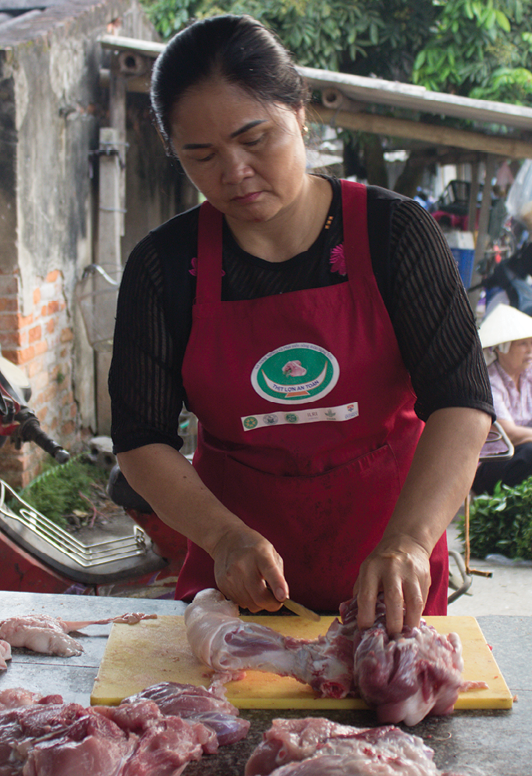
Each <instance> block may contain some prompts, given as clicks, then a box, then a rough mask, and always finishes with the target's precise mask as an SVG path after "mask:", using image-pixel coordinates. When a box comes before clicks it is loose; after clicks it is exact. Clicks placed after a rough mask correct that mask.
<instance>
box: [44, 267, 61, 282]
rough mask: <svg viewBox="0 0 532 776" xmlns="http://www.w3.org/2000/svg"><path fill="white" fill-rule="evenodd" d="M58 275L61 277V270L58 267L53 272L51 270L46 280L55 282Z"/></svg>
mask: <svg viewBox="0 0 532 776" xmlns="http://www.w3.org/2000/svg"><path fill="white" fill-rule="evenodd" d="M58 277H59V270H58V269H53V270H52V271H51V272H49V273H48V274H47V275H46V282H47V283H55V281H56V280H57V278H58Z"/></svg>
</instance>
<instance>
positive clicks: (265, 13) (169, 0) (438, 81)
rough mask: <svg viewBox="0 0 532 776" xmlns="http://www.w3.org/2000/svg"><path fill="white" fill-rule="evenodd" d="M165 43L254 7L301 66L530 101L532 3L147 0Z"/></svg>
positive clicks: (483, 0)
mask: <svg viewBox="0 0 532 776" xmlns="http://www.w3.org/2000/svg"><path fill="white" fill-rule="evenodd" d="M142 2H143V3H144V6H145V8H146V11H147V13H148V15H149V17H150V18H151V20H152V21H153V23H154V24H155V26H156V27H157V29H158V30H159V32H160V34H161V35H162V37H163V38H164V39H168V38H169V37H170V36H172V35H173V34H174V33H175V32H176V31H178V30H180V29H182V28H183V27H184V26H185V25H186V23H187V22H188V21H189V20H191V19H193V18H198V19H201V18H203V17H205V16H211V15H214V14H218V13H237V14H240V13H248V14H251V15H252V16H254V17H256V18H257V19H260V20H261V21H262V22H264V23H265V24H266V25H267V26H268V27H270V28H271V29H273V30H274V31H275V32H276V33H277V34H278V35H279V37H280V38H281V40H282V42H283V43H284V45H285V46H286V47H287V48H288V49H289V50H290V51H292V52H293V53H294V55H295V58H296V60H297V62H298V64H300V65H307V66H309V67H317V68H324V69H329V70H339V71H341V72H346V73H354V74H358V75H377V76H379V77H381V78H387V79H391V80H400V81H413V82H414V83H416V84H420V85H423V86H425V87H427V88H428V89H432V90H437V91H443V92H450V93H456V94H460V95H463V96H469V97H474V98H479V99H493V100H501V101H506V102H517V103H519V102H521V103H525V104H530V103H531V102H532V72H531V71H530V70H529V69H528V67H527V66H528V64H529V62H530V52H531V49H532V0H411V1H410V2H408V3H405V2H404V0H142Z"/></svg>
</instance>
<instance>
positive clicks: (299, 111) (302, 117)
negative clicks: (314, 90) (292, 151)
mask: <svg viewBox="0 0 532 776" xmlns="http://www.w3.org/2000/svg"><path fill="white" fill-rule="evenodd" d="M295 114H296V120H297V124H298V126H299V129H300V130H301V133H302V134H305V127H306V120H307V112H306V110H305V106H304V105H301V106H300V107H299V108H296V111H295ZM307 131H308V130H307Z"/></svg>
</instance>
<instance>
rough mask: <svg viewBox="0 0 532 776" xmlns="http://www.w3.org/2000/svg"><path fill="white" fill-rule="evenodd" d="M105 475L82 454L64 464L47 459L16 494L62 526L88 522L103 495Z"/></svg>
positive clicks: (106, 473)
mask: <svg viewBox="0 0 532 776" xmlns="http://www.w3.org/2000/svg"><path fill="white" fill-rule="evenodd" d="M108 477H109V473H108V472H106V471H105V470H104V469H100V468H99V467H98V466H95V465H94V464H93V463H91V462H90V461H89V460H88V458H87V457H86V456H85V455H83V454H81V455H78V456H75V457H73V458H71V459H70V461H68V463H66V464H58V463H56V462H55V461H52V459H50V462H49V463H48V464H47V468H46V469H45V470H44V471H43V473H42V474H40V475H39V476H38V477H36V478H35V479H34V480H33V481H32V482H31V483H30V484H29V485H28V486H27V487H25V488H24V489H23V490H21V491H19V495H20V497H21V498H23V499H24V501H26V502H27V503H28V504H30V506H32V507H34V509H36V510H37V511H38V512H40V513H41V514H43V515H44V516H45V517H47V518H48V519H49V520H51V521H52V522H54V523H56V524H57V525H60V526H61V527H63V528H65V527H66V526H67V525H68V524H69V523H70V522H74V523H78V524H79V523H80V522H81V523H83V522H89V520H90V519H91V517H92V516H93V514H94V507H95V504H97V503H98V501H101V498H102V495H105V487H106V485H107V480H108ZM13 506H15V505H13ZM76 518H77V519H76Z"/></svg>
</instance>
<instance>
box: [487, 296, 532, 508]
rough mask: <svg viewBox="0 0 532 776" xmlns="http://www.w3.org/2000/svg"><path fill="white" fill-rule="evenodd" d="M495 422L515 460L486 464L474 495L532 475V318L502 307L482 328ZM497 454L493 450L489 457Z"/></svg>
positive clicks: (489, 446)
mask: <svg viewBox="0 0 532 776" xmlns="http://www.w3.org/2000/svg"><path fill="white" fill-rule="evenodd" d="M479 334H480V341H481V343H482V345H483V346H484V354H485V358H486V361H487V363H488V364H489V366H488V375H489V378H490V382H491V390H492V394H493V404H494V408H495V412H496V413H497V420H498V421H499V423H500V424H501V426H502V428H503V429H504V430H505V431H506V433H507V435H508V438H509V439H510V442H512V444H513V445H514V448H515V452H514V455H513V456H512V458H509V459H503V460H497V459H492V460H487V461H484V462H482V463H481V464H480V465H479V467H478V469H477V473H476V475H475V479H474V481H473V490H474V491H475V493H492V492H493V488H494V487H495V485H496V483H497V482H499V481H502V482H503V483H504V484H505V485H510V486H512V487H513V486H514V485H518V484H519V483H520V482H522V481H523V480H525V479H526V478H527V477H530V476H532V318H531V317H530V316H529V315H526V314H525V313H523V312H521V311H520V310H516V309H515V308H514V307H510V306H509V305H505V304H500V305H498V306H497V307H495V308H494V310H493V311H492V312H491V313H490V314H489V315H488V316H487V317H486V318H485V320H484V322H483V323H482V326H481V327H480V331H479ZM491 451H493V452H495V450H494V445H492V444H490V445H488V446H486V452H487V453H488V454H489V453H490V452H491Z"/></svg>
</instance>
